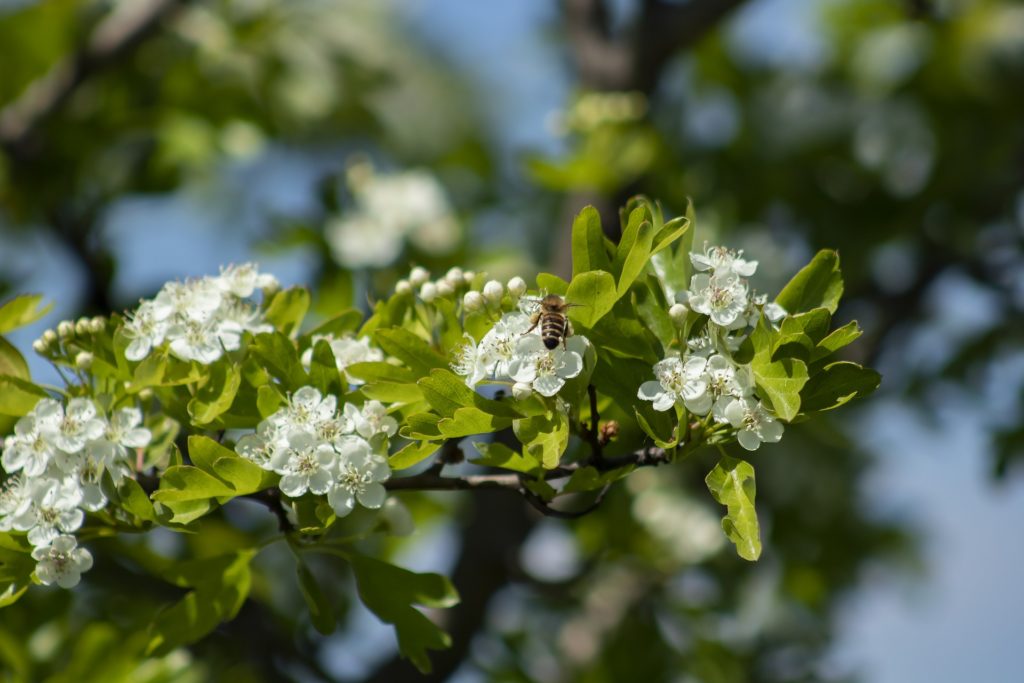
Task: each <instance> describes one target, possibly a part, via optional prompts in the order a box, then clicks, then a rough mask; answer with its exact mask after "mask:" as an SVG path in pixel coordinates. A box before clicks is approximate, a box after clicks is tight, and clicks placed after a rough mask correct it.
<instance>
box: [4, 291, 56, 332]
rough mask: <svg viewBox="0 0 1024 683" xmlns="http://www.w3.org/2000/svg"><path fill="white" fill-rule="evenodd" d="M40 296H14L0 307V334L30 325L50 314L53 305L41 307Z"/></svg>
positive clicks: (41, 299)
mask: <svg viewBox="0 0 1024 683" xmlns="http://www.w3.org/2000/svg"><path fill="white" fill-rule="evenodd" d="M42 301H43V295H42V294H25V295H22V296H16V297H14V298H13V299H11V300H10V301H7V302H5V303H4V304H3V305H2V306H0V334H6V333H8V332H10V331H11V330H15V329H17V328H19V327H24V326H25V325H30V324H32V323H34V322H35V321H37V320H39V319H40V318H42V317H43V316H44V315H46V314H47V313H49V312H50V309H51V308H53V304H52V303H51V304H47V305H46V306H41V305H40V304H41V303H42Z"/></svg>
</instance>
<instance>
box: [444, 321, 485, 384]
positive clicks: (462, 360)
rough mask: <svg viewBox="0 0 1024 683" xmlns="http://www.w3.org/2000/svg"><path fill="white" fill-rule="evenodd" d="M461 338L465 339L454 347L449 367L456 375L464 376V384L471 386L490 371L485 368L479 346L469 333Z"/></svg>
mask: <svg viewBox="0 0 1024 683" xmlns="http://www.w3.org/2000/svg"><path fill="white" fill-rule="evenodd" d="M463 338H464V339H465V340H466V341H465V343H463V345H462V346H460V347H459V348H458V349H456V351H455V355H454V357H453V358H452V362H451V363H450V364H449V367H451V369H452V372H454V373H455V374H456V375H460V376H462V377H465V378H466V386H468V387H470V388H472V387H475V386H476V385H477V384H478V383H479V382H481V381H482V380H484V379H486V378H487V376H488V375H490V374H491V373H490V372H489V371H488V370H487V364H486V362H484V360H483V359H482V358H481V354H480V347H479V346H478V345H477V343H476V340H474V339H473V337H472V336H471V335H469V334H466V335H464V337H463Z"/></svg>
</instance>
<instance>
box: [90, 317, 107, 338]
mask: <svg viewBox="0 0 1024 683" xmlns="http://www.w3.org/2000/svg"><path fill="white" fill-rule="evenodd" d="M105 329H107V319H106V318H104V317H103V316H102V315H98V316H96V317H95V318H93V319H92V320H90V321H89V331H90V332H92V333H93V334H99V333H100V332H102V331H103V330H105Z"/></svg>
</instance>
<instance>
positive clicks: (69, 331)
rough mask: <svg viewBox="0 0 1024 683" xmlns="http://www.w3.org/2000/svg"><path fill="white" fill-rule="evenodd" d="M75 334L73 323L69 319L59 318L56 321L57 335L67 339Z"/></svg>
mask: <svg viewBox="0 0 1024 683" xmlns="http://www.w3.org/2000/svg"><path fill="white" fill-rule="evenodd" d="M74 334H75V324H74V323H73V322H71V321H70V320H61V321H60V322H59V323H57V336H58V337H60V338H61V339H68V338H70V337H72V336H74Z"/></svg>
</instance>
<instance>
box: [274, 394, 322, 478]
mask: <svg viewBox="0 0 1024 683" xmlns="http://www.w3.org/2000/svg"><path fill="white" fill-rule="evenodd" d="M332 398H333V397H332ZM336 459H337V455H336V454H335V452H334V449H333V448H331V447H330V446H329V445H327V444H324V443H322V442H321V441H319V440H318V439H317V438H316V437H314V436H313V435H311V434H308V433H306V432H298V431H296V432H292V433H291V434H290V435H289V436H288V447H287V448H282V449H278V450H277V452H276V453H274V455H273V457H272V458H271V459H270V466H271V468H273V470H274V471H275V472H277V473H278V474H280V475H281V483H280V484H279V485H278V487H279V488H280V489H281V492H282V493H283V494H285V495H286V496H290V497H292V498H298V497H299V496H301V495H302V494H304V493H305V492H306V491H311V492H312V493H316V494H318V495H320V494H324V493H327V490H328V489H329V488H330V486H331V480H332V479H333V473H332V470H333V468H334V465H335V460H336Z"/></svg>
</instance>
